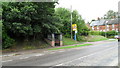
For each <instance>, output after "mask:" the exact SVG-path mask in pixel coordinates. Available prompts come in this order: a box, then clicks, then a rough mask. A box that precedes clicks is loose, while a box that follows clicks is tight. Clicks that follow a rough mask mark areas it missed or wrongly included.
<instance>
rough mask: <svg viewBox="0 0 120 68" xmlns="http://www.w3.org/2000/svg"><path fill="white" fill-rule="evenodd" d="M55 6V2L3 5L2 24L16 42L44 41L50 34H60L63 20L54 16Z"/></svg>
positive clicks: (6, 32) (8, 3)
mask: <svg viewBox="0 0 120 68" xmlns="http://www.w3.org/2000/svg"><path fill="white" fill-rule="evenodd" d="M54 4H55V2H7V3H3V4H2V10H3V12H2V18H3V22H2V23H3V26H4V27H3V30H5V34H6V35H8V36H9V37H10V38H14V39H16V40H18V39H23V40H25V39H27V40H29V38H32V39H33V38H34V39H36V38H40V39H44V38H45V37H46V36H47V34H49V33H58V32H60V30H59V27H60V25H61V22H60V21H61V20H60V18H59V17H58V16H57V15H55V14H54V12H55V10H54V8H55V5H54ZM38 36H39V37H38ZM4 38H5V37H4ZM4 38H3V39H4ZM3 42H4V41H3Z"/></svg>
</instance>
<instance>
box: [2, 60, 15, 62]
mask: <svg viewBox="0 0 120 68" xmlns="http://www.w3.org/2000/svg"><path fill="white" fill-rule="evenodd" d="M9 61H13V60H6V61H2V62H9Z"/></svg>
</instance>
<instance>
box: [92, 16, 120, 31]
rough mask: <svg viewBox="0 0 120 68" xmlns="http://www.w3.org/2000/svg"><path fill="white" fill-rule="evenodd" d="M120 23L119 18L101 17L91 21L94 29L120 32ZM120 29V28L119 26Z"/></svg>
mask: <svg viewBox="0 0 120 68" xmlns="http://www.w3.org/2000/svg"><path fill="white" fill-rule="evenodd" d="M119 26H120V24H119V23H118V18H116V19H106V20H105V19H100V20H96V21H92V22H91V23H90V27H91V29H92V30H93V31H103V32H106V31H112V30H115V31H116V32H118V28H119ZM119 30H120V28H119Z"/></svg>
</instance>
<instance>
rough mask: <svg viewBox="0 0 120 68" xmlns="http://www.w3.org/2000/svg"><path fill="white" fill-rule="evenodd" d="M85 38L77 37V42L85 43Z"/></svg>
mask: <svg viewBox="0 0 120 68" xmlns="http://www.w3.org/2000/svg"><path fill="white" fill-rule="evenodd" d="M85 40H86V39H85V36H77V41H85Z"/></svg>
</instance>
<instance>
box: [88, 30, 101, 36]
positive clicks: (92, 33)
mask: <svg viewBox="0 0 120 68" xmlns="http://www.w3.org/2000/svg"><path fill="white" fill-rule="evenodd" d="M89 33H90V35H100V31H90V32H89Z"/></svg>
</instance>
